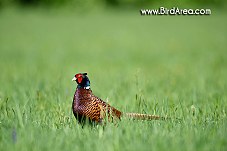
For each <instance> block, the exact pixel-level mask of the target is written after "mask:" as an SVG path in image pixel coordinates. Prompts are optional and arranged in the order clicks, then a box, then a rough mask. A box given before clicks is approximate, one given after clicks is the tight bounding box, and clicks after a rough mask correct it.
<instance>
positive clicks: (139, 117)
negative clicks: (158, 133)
mask: <svg viewBox="0 0 227 151" xmlns="http://www.w3.org/2000/svg"><path fill="white" fill-rule="evenodd" d="M125 116H126V117H128V118H130V119H136V120H166V119H168V118H167V117H160V116H158V115H150V114H140V113H125Z"/></svg>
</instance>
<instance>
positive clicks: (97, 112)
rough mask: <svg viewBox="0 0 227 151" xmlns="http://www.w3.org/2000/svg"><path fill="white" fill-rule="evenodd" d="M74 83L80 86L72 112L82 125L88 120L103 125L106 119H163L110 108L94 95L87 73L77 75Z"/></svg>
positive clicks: (75, 95) (74, 98)
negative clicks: (124, 117)
mask: <svg viewBox="0 0 227 151" xmlns="http://www.w3.org/2000/svg"><path fill="white" fill-rule="evenodd" d="M72 81H76V83H77V84H78V85H77V88H76V92H75V94H74V97H73V103H72V110H73V114H74V116H75V118H76V119H77V121H78V122H79V123H81V124H82V123H84V122H85V121H86V120H88V121H90V122H92V123H103V120H104V119H106V118H107V119H108V120H109V121H113V120H114V119H119V120H121V118H122V117H123V116H126V117H128V118H131V119H140V120H158V119H163V117H160V116H156V115H148V114H139V113H123V112H121V111H120V110H118V109H116V108H114V107H112V106H110V105H109V104H108V103H106V102H104V101H103V100H101V99H100V98H98V97H97V96H95V95H94V94H93V93H92V90H91V88H90V80H89V79H88V77H87V73H78V74H76V75H75V76H74V77H73V79H72Z"/></svg>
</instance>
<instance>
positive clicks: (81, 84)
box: [72, 73, 90, 89]
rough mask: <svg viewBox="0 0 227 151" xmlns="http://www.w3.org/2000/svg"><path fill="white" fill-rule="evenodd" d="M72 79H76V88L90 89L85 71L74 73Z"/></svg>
mask: <svg viewBox="0 0 227 151" xmlns="http://www.w3.org/2000/svg"><path fill="white" fill-rule="evenodd" d="M72 81H76V83H77V84H78V85H77V88H85V89H90V80H89V79H88V77H87V73H78V74H76V75H75V76H74V77H73V79H72Z"/></svg>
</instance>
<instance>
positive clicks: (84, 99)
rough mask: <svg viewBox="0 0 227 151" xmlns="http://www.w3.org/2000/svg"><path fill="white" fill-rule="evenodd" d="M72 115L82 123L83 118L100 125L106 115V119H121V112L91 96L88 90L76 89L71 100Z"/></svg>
mask: <svg viewBox="0 0 227 151" xmlns="http://www.w3.org/2000/svg"><path fill="white" fill-rule="evenodd" d="M72 108H73V113H74V115H75V117H76V118H77V120H78V121H79V122H80V123H82V122H83V120H84V118H88V119H89V120H91V121H95V122H98V123H101V122H102V121H103V119H104V118H105V116H106V115H108V119H111V120H112V119H113V118H118V119H120V117H121V114H122V113H121V111H119V110H117V109H115V108H114V107H111V106H110V105H109V104H107V103H106V102H104V101H102V100H101V99H100V98H98V97H96V96H95V95H93V94H92V91H91V90H90V89H83V88H77V89H76V92H75V94H74V98H73V105H72Z"/></svg>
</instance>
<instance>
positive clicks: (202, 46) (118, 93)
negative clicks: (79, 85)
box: [0, 9, 227, 151]
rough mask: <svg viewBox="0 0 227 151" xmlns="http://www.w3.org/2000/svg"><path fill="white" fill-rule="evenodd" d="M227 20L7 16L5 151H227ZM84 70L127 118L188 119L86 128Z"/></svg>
mask: <svg viewBox="0 0 227 151" xmlns="http://www.w3.org/2000/svg"><path fill="white" fill-rule="evenodd" d="M226 17H227V15H226V13H221V12H214V13H213V14H212V15H211V16H143V17H141V16H140V14H139V11H138V10H136V11H129V12H114V11H109V12H106V13H99V12H93V13H82V12H81V13H76V12H75V13H69V12H64V11H63V12H60V11H57V12H52V11H47V10H17V9H12V10H11V9H9V10H2V11H1V12H0V69H1V73H0V150H1V151H10V150H17V151H18V150H23V151H31V150H33V151H40V150H54V151H58V150H83V151H86V150H87V151H90V150H93V151H96V150H99V151H100V150H106V151H113V150H130V151H134V150H170V151H182V150H185V151H193V150H204V151H209V150H210V151H214V150H220V151H224V150H227V137H226V134H227V118H226V112H227V49H226V48H227V43H226V42H227V28H226V27H227V21H226ZM78 72H88V75H89V78H90V80H91V88H92V90H93V92H94V93H95V94H96V95H97V96H99V97H100V98H102V99H104V100H108V102H109V103H110V104H111V105H113V106H115V107H116V108H118V109H120V110H122V111H124V112H139V113H149V114H158V115H162V116H165V115H168V116H171V117H173V118H175V117H178V118H181V119H182V121H181V122H179V121H176V120H171V121H131V120H127V119H123V120H122V121H121V122H119V123H118V124H117V125H114V124H107V126H106V127H105V128H104V129H103V128H102V127H101V126H97V127H89V126H87V127H85V128H81V126H80V125H78V124H77V123H76V120H75V118H74V117H73V115H72V112H71V103H72V97H73V93H74V91H75V88H76V85H75V83H73V82H72V81H71V79H72V77H73V76H74V74H75V73H78Z"/></svg>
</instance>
